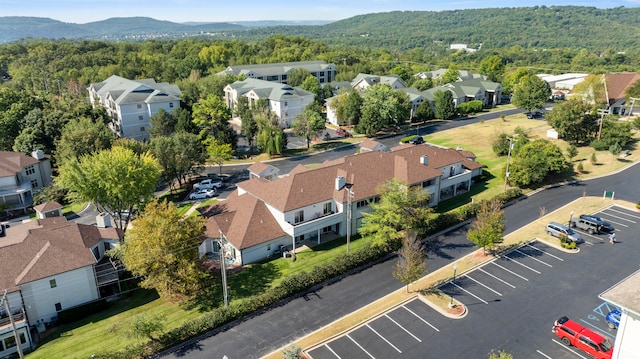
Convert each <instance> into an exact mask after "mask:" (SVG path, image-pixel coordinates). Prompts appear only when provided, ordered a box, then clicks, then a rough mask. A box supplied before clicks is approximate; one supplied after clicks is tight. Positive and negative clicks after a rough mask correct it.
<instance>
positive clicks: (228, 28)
mask: <svg viewBox="0 0 640 359" xmlns="http://www.w3.org/2000/svg"><path fill="white" fill-rule="evenodd" d="M274 34H283V35H290V36H304V37H307V38H310V39H316V40H320V41H323V42H325V43H327V44H331V45H345V46H360V47H368V48H380V47H384V48H388V49H394V48H395V49H400V50H406V49H411V48H423V49H429V48H431V49H434V48H436V47H438V48H440V49H441V48H442V45H441V44H445V45H448V44H452V43H463V44H467V45H468V46H469V47H472V48H478V47H480V46H482V48H483V49H492V48H503V47H511V46H521V47H524V48H536V49H545V48H579V49H581V48H585V49H589V50H597V51H605V50H611V51H616V52H630V51H633V50H636V51H638V50H640V43H639V42H638V39H640V7H634V8H626V7H618V8H611V9H599V8H595V7H585V6H550V7H547V6H535V7H519V8H518V7H514V8H499V9H498V8H492V9H467V10H451V11H438V12H436V11H394V12H386V13H377V14H367V15H359V16H354V17H351V18H348V19H344V20H340V21H335V22H331V23H328V22H322V21H320V22H319V24H313V22H309V21H304V22H299V23H296V22H294V21H241V22H235V23H210V24H202V23H186V24H178V23H173V22H169V21H159V20H154V19H151V18H147V17H133V18H112V19H108V20H104V21H98V22H91V23H87V24H69V23H64V22H60V21H56V20H51V19H47V18H34V17H0V43H3V42H7V41H13V40H16V39H20V38H25V37H43V38H87V39H102V40H126V41H134V40H145V39H158V38H178V37H189V36H207V37H211V38H222V39H226V38H228V39H230V38H236V39H245V40H262V39H265V38H266V37H268V36H271V35H274ZM434 44H440V45H439V46H436V45H434Z"/></svg>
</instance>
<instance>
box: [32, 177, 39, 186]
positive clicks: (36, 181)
mask: <svg viewBox="0 0 640 359" xmlns="http://www.w3.org/2000/svg"><path fill="white" fill-rule="evenodd" d="M31 188H38V180H37V179H34V180H31Z"/></svg>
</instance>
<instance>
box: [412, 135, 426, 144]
mask: <svg viewBox="0 0 640 359" xmlns="http://www.w3.org/2000/svg"><path fill="white" fill-rule="evenodd" d="M409 143H410V144H412V145H419V144H422V143H424V138H422V136H416V137H414V138H412V139H411V140H409Z"/></svg>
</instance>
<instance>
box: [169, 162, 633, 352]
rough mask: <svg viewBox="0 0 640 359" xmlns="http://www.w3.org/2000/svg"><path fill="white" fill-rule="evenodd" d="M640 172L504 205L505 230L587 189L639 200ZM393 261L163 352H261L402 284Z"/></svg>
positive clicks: (464, 245)
mask: <svg viewBox="0 0 640 359" xmlns="http://www.w3.org/2000/svg"><path fill="white" fill-rule="evenodd" d="M639 176H640V166H637V165H636V166H632V167H630V168H628V169H626V170H625V171H622V172H620V173H618V174H616V175H612V176H608V177H602V178H598V179H593V180H590V181H584V182H581V183H576V184H571V185H566V186H558V187H555V188H550V189H547V190H544V191H541V192H539V193H537V194H535V195H532V196H530V197H528V198H527V199H525V200H522V201H519V202H517V203H515V204H513V205H511V206H509V207H507V208H506V209H505V219H506V231H505V232H506V233H510V232H512V231H514V230H515V229H517V228H520V227H521V226H523V225H525V224H527V223H529V222H531V221H533V220H535V219H537V218H538V217H539V214H540V208H542V207H544V208H545V209H546V211H547V212H551V211H553V210H555V209H557V208H560V207H561V206H563V205H564V204H566V203H568V202H570V201H573V200H575V199H576V198H578V197H581V196H583V194H586V195H590V196H591V195H594V196H599V195H602V193H603V191H605V190H606V191H615V197H616V198H619V199H624V200H628V201H632V202H637V201H638V199H640V187H639V186H636V185H634V184H635V183H636V181H637V178H640V177H639ZM465 233H466V228H464V227H463V228H461V229H460V230H457V231H454V232H452V233H448V234H447V235H446V236H444V237H443V238H441V240H442V246H441V247H440V248H439V249H437V252H436V253H433V254H432V256H431V257H430V258H428V259H427V265H428V269H429V270H430V271H434V270H436V269H437V268H439V267H441V266H443V265H444V264H446V263H449V262H450V261H452V260H456V259H458V258H461V257H462V256H464V255H465V254H467V253H469V252H470V251H472V250H473V248H472V246H471V244H470V243H468V242H467V241H466V239H465ZM394 265H395V261H394V260H390V261H387V262H384V263H381V264H378V265H375V266H373V267H372V268H370V269H367V270H365V271H363V272H361V273H359V274H357V275H353V276H350V277H347V278H345V279H343V280H341V281H339V282H338V283H335V284H333V285H330V286H327V287H324V288H322V289H320V290H318V291H316V292H314V293H312V294H310V295H307V296H305V297H303V298H299V299H295V300H292V301H291V302H289V303H287V304H285V305H283V306H281V307H278V308H274V309H272V310H270V311H268V312H266V313H264V314H262V315H260V316H257V317H255V318H252V319H249V320H246V321H244V322H242V323H240V324H239V325H237V326H235V327H233V328H231V329H229V330H227V331H225V332H222V333H218V334H216V335H214V336H210V337H206V338H203V339H201V340H198V341H197V342H195V343H194V344H192V345H189V346H187V347H185V348H182V349H180V350H179V351H176V352H172V353H168V354H164V355H163V356H162V357H163V358H193V359H199V358H216V357H222V355H227V357H228V358H229V359H236V358H259V357H261V356H263V355H266V354H268V353H270V352H271V351H273V350H276V349H278V348H280V347H282V346H284V345H287V344H288V343H290V342H292V341H293V340H294V339H296V338H300V337H302V336H304V335H306V334H308V333H311V332H313V331H314V330H316V329H318V328H320V327H322V326H324V325H327V324H329V323H331V322H332V321H334V320H336V319H338V318H340V317H341V316H343V315H345V314H347V313H350V312H352V311H353V310H355V309H358V308H361V307H363V306H365V305H366V304H368V303H370V302H372V301H374V300H376V299H378V298H380V297H382V296H384V295H386V294H388V293H390V292H392V291H394V290H396V289H398V288H400V287H401V284H400V283H399V282H398V281H397V280H396V279H395V278H393V276H392V275H391V273H392V271H393V268H394Z"/></svg>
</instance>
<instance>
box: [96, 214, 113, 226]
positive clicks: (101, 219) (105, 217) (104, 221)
mask: <svg viewBox="0 0 640 359" xmlns="http://www.w3.org/2000/svg"><path fill="white" fill-rule="evenodd" d="M96 225H97V226H98V228H109V227H111V215H110V214H109V213H106V212H102V213H100V214H99V215H97V216H96Z"/></svg>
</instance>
